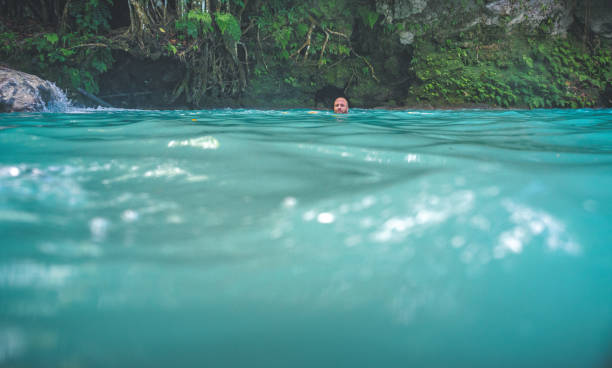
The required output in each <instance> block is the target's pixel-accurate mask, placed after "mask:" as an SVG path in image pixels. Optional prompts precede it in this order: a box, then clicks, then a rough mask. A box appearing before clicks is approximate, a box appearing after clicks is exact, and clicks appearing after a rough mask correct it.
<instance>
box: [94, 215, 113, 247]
mask: <svg viewBox="0 0 612 368" xmlns="http://www.w3.org/2000/svg"><path fill="white" fill-rule="evenodd" d="M109 225H110V223H109V221H108V220H107V219H105V218H103V217H94V218H93V219H91V221H89V231H90V232H91V238H92V239H93V241H98V242H99V241H104V239H106V233H107V232H108V228H109Z"/></svg>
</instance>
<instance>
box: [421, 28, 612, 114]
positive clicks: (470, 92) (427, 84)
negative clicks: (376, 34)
mask: <svg viewBox="0 0 612 368" xmlns="http://www.w3.org/2000/svg"><path fill="white" fill-rule="evenodd" d="M508 42H509V41H507V40H506V41H500V42H498V43H493V44H490V45H478V44H475V43H471V42H460V41H456V40H447V41H446V42H445V43H444V46H443V47H435V45H433V44H432V43H427V42H423V41H421V42H420V43H419V44H417V45H416V48H415V55H414V58H413V60H412V62H411V67H412V70H413V72H414V73H415V76H416V78H417V79H418V81H419V82H420V83H419V84H417V85H414V86H413V87H411V90H410V93H411V94H412V95H413V97H414V99H415V100H417V101H429V102H433V103H444V104H469V103H482V104H489V105H497V106H501V107H510V106H524V107H529V108H540V107H572V108H576V107H588V106H594V105H595V104H596V102H597V98H598V96H599V94H600V93H601V92H602V91H603V89H604V88H605V81H606V80H609V75H608V74H609V70H610V68H611V67H612V59H611V57H610V51H609V50H607V49H603V48H599V49H595V50H592V51H587V50H585V49H584V48H582V47H581V46H580V44H579V42H578V41H577V40H570V39H566V40H562V39H558V40H537V41H536V40H529V41H528V40H524V39H519V38H516V39H514V41H512V42H513V43H512V44H509V43H508Z"/></svg>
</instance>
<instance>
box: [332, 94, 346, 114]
mask: <svg viewBox="0 0 612 368" xmlns="http://www.w3.org/2000/svg"><path fill="white" fill-rule="evenodd" d="M348 110H349V106H348V101H347V100H346V98H344V97H338V98H336V100H335V101H334V112H335V113H336V114H346V113H347V112H348Z"/></svg>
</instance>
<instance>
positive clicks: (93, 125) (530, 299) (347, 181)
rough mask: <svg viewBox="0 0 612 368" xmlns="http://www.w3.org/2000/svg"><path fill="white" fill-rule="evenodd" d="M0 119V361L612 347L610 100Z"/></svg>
mask: <svg viewBox="0 0 612 368" xmlns="http://www.w3.org/2000/svg"><path fill="white" fill-rule="evenodd" d="M0 127H2V128H1V129H0V239H1V240H0V242H1V243H2V245H1V247H0V252H1V253H0V366H14V367H42V366H44V367H136V366H143V367H170V366H179V367H187V366H193V367H606V366H609V365H610V364H612V244H611V240H612V235H610V220H611V219H612V208H611V203H612V191H611V189H610V188H612V110H546V111H537V110H536V111H368V110H355V111H353V110H352V111H351V113H350V114H349V115H346V116H335V115H333V114H331V113H327V112H319V113H317V114H311V113H309V112H308V111H307V110H289V111H253V110H215V111H172V112H170V111H168V112H164V111H162V112H160V111H121V110H105V111H92V110H75V111H74V112H71V113H39V114H25V113H23V114H4V115H0Z"/></svg>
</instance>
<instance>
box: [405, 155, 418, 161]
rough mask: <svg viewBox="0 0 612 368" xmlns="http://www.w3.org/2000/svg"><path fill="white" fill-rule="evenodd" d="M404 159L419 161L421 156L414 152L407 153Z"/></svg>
mask: <svg viewBox="0 0 612 368" xmlns="http://www.w3.org/2000/svg"><path fill="white" fill-rule="evenodd" d="M404 160H405V161H406V162H417V161H418V160H419V156H418V155H417V154H414V153H409V154H407V155H406V157H404Z"/></svg>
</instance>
